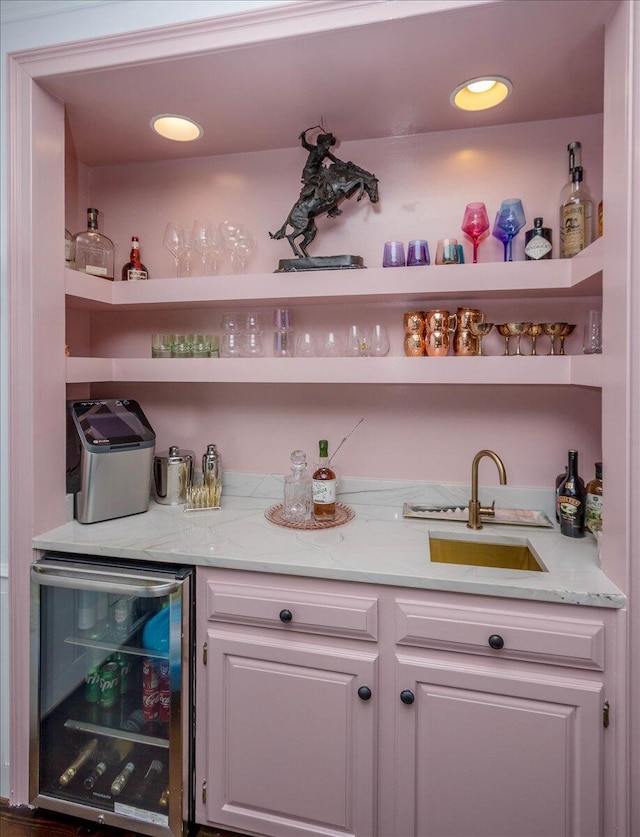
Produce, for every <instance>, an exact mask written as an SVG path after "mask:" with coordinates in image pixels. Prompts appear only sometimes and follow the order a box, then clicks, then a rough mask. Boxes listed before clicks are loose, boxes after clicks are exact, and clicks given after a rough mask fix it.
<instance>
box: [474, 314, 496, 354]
mask: <svg viewBox="0 0 640 837" xmlns="http://www.w3.org/2000/svg"><path fill="white" fill-rule="evenodd" d="M492 329H493V323H485V322H481V323H476V322H474V321H473V320H470V321H469V331H470V332H471V334H472V335H473V336H474V337H475V338H476V339H477V341H478V349H477V351H476V355H482V354H483V352H482V339H483V338H484V337H486V336H487V334H489V332H490V331H491V330H492Z"/></svg>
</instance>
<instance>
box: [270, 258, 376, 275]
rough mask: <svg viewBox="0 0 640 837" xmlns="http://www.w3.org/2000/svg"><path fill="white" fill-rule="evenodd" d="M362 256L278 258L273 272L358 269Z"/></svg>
mask: <svg viewBox="0 0 640 837" xmlns="http://www.w3.org/2000/svg"><path fill="white" fill-rule="evenodd" d="M364 267H365V265H364V263H363V260H362V256H312V257H309V258H302V259H280V261H279V262H278V269H277V270H274V273H297V272H299V271H303V270H353V269H356V270H360V269H361V268H364Z"/></svg>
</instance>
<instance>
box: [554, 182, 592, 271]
mask: <svg viewBox="0 0 640 837" xmlns="http://www.w3.org/2000/svg"><path fill="white" fill-rule="evenodd" d="M582 175H583V170H582V166H576V167H575V168H574V170H573V174H572V175H571V191H570V193H569V195H568V197H567V198H566V200H565V201H564V203H563V204H562V206H561V207H560V258H561V259H570V258H572V257H573V256H575V255H576V254H577V253H579V252H580V251H581V250H584V248H585V247H587V246H588V245H589V244H591V241H592V240H593V201H592V200H591V193H590V192H589V189H588V187H587V186H585V185H584V184H583V182H582Z"/></svg>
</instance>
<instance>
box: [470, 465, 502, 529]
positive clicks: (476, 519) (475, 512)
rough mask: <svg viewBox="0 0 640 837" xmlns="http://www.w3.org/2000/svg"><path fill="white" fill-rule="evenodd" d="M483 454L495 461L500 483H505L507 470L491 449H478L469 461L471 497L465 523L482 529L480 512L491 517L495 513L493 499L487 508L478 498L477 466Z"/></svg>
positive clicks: (472, 527) (471, 527)
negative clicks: (467, 520)
mask: <svg viewBox="0 0 640 837" xmlns="http://www.w3.org/2000/svg"><path fill="white" fill-rule="evenodd" d="M484 456H488V457H489V459H493V461H494V462H495V463H496V467H497V469H498V473H499V474H500V485H506V484H507V472H506V471H505V468H504V463H503V461H502V459H500V457H499V456H498V454H497V453H494V452H493V451H492V450H481V451H478V453H476V455H475V456H474V457H473V462H472V463H471V499H470V500H469V522H468V523H467V526H468V528H469V529H482V522H481V521H480V515H481V514H484V515H489V516H491V517H493V516H494V515H495V513H496V511H495V505H496V502H495V500H494V501H493V503H492V504H491V506H489V507H488V508H484V507H483V506H481V505H480V500H478V466H479V465H480V460H481V459H482V458H483V457H484Z"/></svg>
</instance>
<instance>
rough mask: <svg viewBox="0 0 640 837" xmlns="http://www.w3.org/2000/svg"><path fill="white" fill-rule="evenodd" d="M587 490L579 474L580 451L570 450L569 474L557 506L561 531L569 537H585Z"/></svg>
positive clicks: (562, 486) (560, 492) (561, 488)
mask: <svg viewBox="0 0 640 837" xmlns="http://www.w3.org/2000/svg"><path fill="white" fill-rule="evenodd" d="M586 500H587V492H586V489H585V487H584V482H583V481H582V480H581V479H580V476H579V474H578V451H577V450H570V451H569V462H568V464H567V476H566V478H565V480H564V482H563V483H562V484H561V486H560V488H559V489H558V500H557V508H558V515H559V517H560V531H561V532H562V534H563V535H566V536H567V537H568V538H583V537H584V515H585V506H586Z"/></svg>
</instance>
